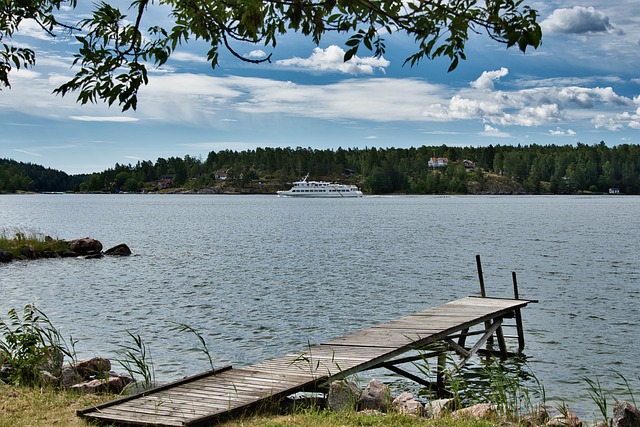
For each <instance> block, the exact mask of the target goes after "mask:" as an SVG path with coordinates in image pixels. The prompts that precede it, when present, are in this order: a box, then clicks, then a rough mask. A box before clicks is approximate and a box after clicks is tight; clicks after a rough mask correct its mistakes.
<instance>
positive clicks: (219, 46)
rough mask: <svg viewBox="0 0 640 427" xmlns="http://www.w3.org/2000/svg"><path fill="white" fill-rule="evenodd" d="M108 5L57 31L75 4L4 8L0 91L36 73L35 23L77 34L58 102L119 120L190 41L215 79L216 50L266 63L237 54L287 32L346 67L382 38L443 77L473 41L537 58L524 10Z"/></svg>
mask: <svg viewBox="0 0 640 427" xmlns="http://www.w3.org/2000/svg"><path fill="white" fill-rule="evenodd" d="M112 3H117V2H115V1H112V2H106V1H100V2H97V3H95V4H94V6H93V10H92V15H91V16H90V17H88V18H86V19H83V20H82V21H80V22H78V23H62V22H60V21H59V20H58V18H57V17H56V16H57V15H58V14H59V11H60V9H61V8H62V7H69V8H75V7H76V6H77V5H76V0H66V1H65V0H36V1H14V0H2V3H0V4H1V5H2V6H0V7H1V8H2V10H0V16H1V18H0V42H1V43H2V48H3V49H2V50H0V87H1V86H2V85H4V86H9V77H8V75H9V72H10V71H11V69H12V68H13V67H15V68H17V69H18V68H21V67H30V66H33V65H34V63H35V52H33V51H32V50H30V49H28V48H22V47H16V46H14V45H13V43H12V37H13V36H14V34H16V33H17V32H18V26H19V25H20V23H21V22H22V21H24V20H26V19H33V20H35V22H37V23H38V25H40V27H41V28H42V29H43V30H45V31H46V32H47V33H48V34H50V35H51V36H55V35H56V34H57V32H59V31H75V32H76V34H77V35H76V39H77V41H78V42H79V46H80V47H79V49H78V52H77V53H76V54H75V59H74V65H79V66H80V69H79V70H78V71H77V72H76V74H75V76H74V77H73V78H72V79H71V80H69V81H68V82H66V83H64V84H62V85H61V86H60V87H58V88H57V89H56V90H55V92H56V93H57V94H60V95H63V96H64V95H66V94H68V93H70V92H77V93H78V95H77V101H78V102H80V103H82V104H85V103H88V102H92V103H95V102H98V101H104V102H107V103H108V104H109V105H111V104H113V103H117V104H118V105H119V106H121V108H122V109H123V110H128V109H135V108H136V105H137V95H138V91H139V90H140V88H141V86H143V85H145V84H147V82H148V76H147V67H148V66H149V65H153V66H161V65H163V64H165V63H166V62H167V60H168V59H169V58H170V56H171V54H172V53H174V52H175V51H176V50H177V49H179V48H180V47H181V46H182V45H184V44H186V43H187V42H188V41H189V40H202V41H204V42H205V43H207V44H208V46H209V51H208V53H207V60H208V61H209V62H210V64H211V66H212V67H213V68H214V69H215V68H216V67H217V66H218V64H219V60H220V52H221V50H223V49H226V51H228V52H230V53H231V54H232V55H234V56H235V57H237V58H238V59H240V60H242V61H248V62H255V63H260V62H265V61H270V60H271V55H268V56H266V57H264V58H262V59H257V60H254V59H249V58H246V57H244V56H242V55H241V54H240V53H239V50H240V49H241V48H242V47H245V46H247V45H264V46H266V47H268V48H275V47H276V45H277V44H278V41H279V39H280V37H281V36H283V35H284V34H286V33H289V32H295V33H299V34H302V35H304V36H306V37H309V38H311V39H312V40H313V41H314V42H315V43H316V44H319V43H320V42H321V40H322V39H323V37H325V36H326V35H327V34H330V33H338V34H341V35H343V36H345V38H346V41H345V44H346V46H347V50H346V53H345V55H344V60H345V61H348V60H349V59H351V58H352V57H354V56H355V55H356V54H357V53H358V51H359V50H360V49H361V48H362V47H363V46H364V48H366V49H368V50H369V51H371V52H372V53H373V54H374V55H375V56H376V57H381V56H382V55H384V53H385V48H386V47H385V39H384V35H388V34H393V33H402V34H406V35H408V36H409V37H411V38H412V39H413V40H414V41H415V45H414V47H415V49H414V52H413V53H411V54H410V56H409V57H408V58H406V61H405V63H406V64H410V65H411V66H413V65H416V64H418V63H419V62H420V61H421V60H423V59H424V58H427V59H433V58H437V57H446V58H448V60H449V61H450V66H449V71H451V70H453V69H455V68H456V67H457V66H458V64H459V61H460V60H461V59H462V60H464V59H466V56H465V46H466V42H467V41H468V39H469V37H470V35H471V34H475V33H486V35H487V36H488V37H489V38H491V39H492V40H494V41H496V42H499V43H503V44H505V45H506V46H507V47H511V46H517V48H518V49H520V50H521V51H522V52H525V51H526V49H527V48H528V47H533V48H537V47H538V46H539V45H540V42H541V38H542V33H541V30H540V26H539V25H538V23H537V18H538V13H537V11H536V10H534V9H532V8H530V7H529V6H527V5H525V4H524V0H486V1H482V2H478V1H476V0H456V1H453V2H452V1H443V0H420V1H410V2H406V1H404V0H355V1H354V0H284V1H283V0H204V1H185V0H157V1H149V0H131V2H130V3H129V7H128V8H127V9H126V10H124V11H123V10H122V9H120V8H118V7H117V6H114V5H113V4H112ZM151 8H156V9H158V11H160V12H163V11H166V12H168V15H169V16H168V19H167V21H168V22H147V21H148V20H149V19H151V18H148V15H150V13H149V9H151ZM154 12H155V11H154ZM153 16H157V15H156V14H153Z"/></svg>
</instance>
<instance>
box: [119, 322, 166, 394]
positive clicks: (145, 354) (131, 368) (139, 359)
mask: <svg viewBox="0 0 640 427" xmlns="http://www.w3.org/2000/svg"><path fill="white" fill-rule="evenodd" d="M127 334H129V336H130V337H131V338H132V339H133V344H132V345H121V346H120V351H119V354H120V355H121V356H122V357H121V358H118V359H116V362H118V363H119V364H120V365H121V366H122V367H123V368H124V370H125V371H127V374H128V375H129V376H130V377H131V378H132V379H133V380H134V381H135V382H136V383H139V384H140V386H141V387H142V388H143V389H144V390H147V389H150V388H151V387H153V385H154V384H155V382H156V375H155V369H154V367H153V357H151V352H150V351H149V347H148V346H147V344H146V343H145V342H144V340H143V339H142V337H140V335H136V334H133V333H132V332H131V331H127Z"/></svg>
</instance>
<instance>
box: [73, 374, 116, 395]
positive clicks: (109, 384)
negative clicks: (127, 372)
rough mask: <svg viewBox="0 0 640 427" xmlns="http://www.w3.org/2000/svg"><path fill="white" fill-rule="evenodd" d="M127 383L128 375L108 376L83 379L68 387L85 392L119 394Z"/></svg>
mask: <svg viewBox="0 0 640 427" xmlns="http://www.w3.org/2000/svg"><path fill="white" fill-rule="evenodd" d="M127 384H128V377H120V376H109V377H108V378H101V379H95V380H91V381H85V382H83V383H80V384H74V385H72V386H71V387H70V388H71V389H72V390H78V391H83V392H85V393H103V392H110V393H116V394H120V393H121V392H122V390H124V388H125V387H126V385H127Z"/></svg>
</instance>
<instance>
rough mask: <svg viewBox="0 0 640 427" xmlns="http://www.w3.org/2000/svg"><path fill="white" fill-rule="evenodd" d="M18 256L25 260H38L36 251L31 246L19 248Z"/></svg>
mask: <svg viewBox="0 0 640 427" xmlns="http://www.w3.org/2000/svg"><path fill="white" fill-rule="evenodd" d="M20 255H21V256H23V257H24V258H26V259H36V258H38V251H36V249H35V248H34V247H33V246H31V245H27V246H23V247H22V248H20Z"/></svg>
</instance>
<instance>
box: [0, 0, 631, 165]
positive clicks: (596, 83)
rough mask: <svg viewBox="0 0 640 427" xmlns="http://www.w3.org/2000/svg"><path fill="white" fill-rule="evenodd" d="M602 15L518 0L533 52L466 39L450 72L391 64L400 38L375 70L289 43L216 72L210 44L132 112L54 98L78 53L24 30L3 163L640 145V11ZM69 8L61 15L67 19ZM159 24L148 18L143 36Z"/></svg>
mask: <svg viewBox="0 0 640 427" xmlns="http://www.w3.org/2000/svg"><path fill="white" fill-rule="evenodd" d="M79 3H81V2H79ZM598 3H599V4H598V5H597V6H594V5H593V4H591V3H585V2H583V1H573V0H563V1H556V0H550V1H544V2H543V1H538V2H536V1H527V0H525V4H528V5H530V6H531V7H533V8H534V9H537V10H538V12H539V14H540V17H539V22H540V23H541V26H542V30H543V39H542V45H541V46H540V47H539V48H538V49H536V50H533V49H528V50H527V52H526V53H524V54H523V53H522V52H520V51H519V50H518V49H516V48H510V49H507V48H506V46H505V45H503V44H499V43H496V42H494V41H492V40H490V39H489V38H488V37H487V36H486V35H484V34H477V35H473V36H472V37H471V38H470V40H469V42H468V44H467V47H466V51H465V53H466V56H467V60H466V61H461V63H460V65H459V66H458V68H456V69H455V70H454V71H452V72H447V69H448V67H449V62H448V61H447V60H445V59H436V60H433V61H430V60H427V59H425V60H423V61H422V62H420V64H419V65H417V66H414V67H410V66H408V65H405V66H403V63H404V60H405V59H406V58H407V57H408V56H409V55H411V54H412V53H413V52H414V49H415V46H414V42H413V40H411V39H409V38H407V37H406V36H403V35H400V34H394V35H391V36H385V41H386V53H385V55H384V57H382V58H374V57H373V56H371V53H370V52H368V51H367V50H366V49H364V47H363V48H361V49H360V51H359V52H358V56H357V57H356V58H354V59H352V60H351V61H349V62H348V63H344V62H343V61H342V57H343V55H344V50H345V49H346V46H345V44H344V42H345V41H346V39H347V37H346V36H342V37H340V36H335V35H332V36H330V37H327V38H326V39H325V40H323V42H322V43H321V44H320V45H319V46H316V45H315V44H313V42H312V41H311V40H309V39H307V38H305V37H303V36H301V35H297V34H289V35H286V36H285V37H283V38H282V39H281V40H280V41H279V42H278V45H277V47H276V48H275V49H271V48H266V47H264V46H249V45H247V46H236V48H237V49H238V51H239V52H240V53H241V54H242V55H244V56H246V57H247V58H253V57H257V56H259V55H264V54H272V62H271V63H263V64H250V63H246V62H244V61H240V60H238V59H236V58H233V57H231V55H228V54H224V55H222V56H221V60H220V66H219V67H218V68H216V69H215V70H212V69H211V66H210V64H208V63H207V62H206V51H207V49H206V47H205V46H203V45H202V44H199V43H197V42H195V43H189V44H188V45H186V46H183V48H182V49H180V50H179V51H177V52H176V53H174V55H173V56H172V58H171V59H170V61H169V62H168V63H167V64H165V66H163V67H161V68H153V67H151V68H150V72H149V75H150V78H149V84H148V85H147V86H145V87H143V88H142V89H141V91H140V93H139V96H138V98H139V99H138V108H137V110H136V111H127V112H125V113H123V112H121V111H120V108H118V107H117V106H116V105H115V104H114V105H113V106H112V107H108V106H106V105H104V104H95V105H92V104H89V105H81V104H79V103H76V102H75V98H76V96H75V94H71V95H67V96H66V97H64V98H63V97H60V96H56V95H53V94H52V91H53V89H55V88H56V87H58V86H59V85H60V84H62V83H63V82H65V81H66V80H68V79H70V78H71V76H72V75H73V74H74V72H75V71H74V70H75V68H71V63H72V61H73V53H74V49H77V48H78V44H77V43H75V39H73V38H69V37H57V38H56V39H51V38H50V37H48V36H46V35H45V34H43V33H42V32H41V31H40V30H38V28H36V27H35V26H34V25H33V24H31V23H29V22H25V23H23V25H21V27H20V31H19V32H18V34H16V35H15V36H14V39H13V43H15V44H17V45H20V46H24V47H30V48H32V49H34V50H35V51H36V55H37V57H36V61H37V62H36V66H35V67H33V68H31V69H28V70H24V69H23V70H20V71H18V72H12V73H11V74H10V80H11V85H12V87H11V89H7V88H3V89H2V91H0V158H10V159H14V160H17V161H21V162H29V163H35V164H39V165H43V166H45V167H50V168H53V169H57V170H62V171H65V172H67V173H69V174H80V173H92V172H100V171H103V170H106V169H109V168H113V167H114V166H115V164H116V163H118V164H132V165H135V164H136V163H137V162H138V161H146V160H151V161H153V162H155V161H156V160H157V159H158V158H160V157H162V158H168V157H184V156H185V155H189V156H191V157H196V158H198V157H201V158H202V159H206V157H207V155H208V153H209V152H211V151H216V152H217V151H220V150H227V149H228V150H236V151H242V150H248V149H255V148H257V147H292V148H296V147H303V148H309V147H310V148H314V149H334V150H335V149H337V148H338V147H342V148H344V149H348V148H366V147H377V148H388V147H403V148H406V147H420V146H422V145H426V146H440V145H448V146H488V145H489V144H493V145H494V146H495V145H518V144H520V145H531V144H540V145H550V144H555V145H575V144H577V143H578V142H580V143H583V144H587V145H593V144H597V143H599V142H600V141H604V142H605V143H606V144H607V145H608V146H615V145H619V144H639V143H640V8H638V7H637V0H618V1H615V2H598ZM87 4H88V3H85V6H84V7H87ZM81 7H83V6H82V5H81V6H80V9H76V10H74V11H68V12H65V13H66V14H67V18H68V20H69V21H70V22H75V21H77V20H78V19H80V18H81V17H82V13H83V11H86V9H84V10H83V9H81ZM152 7H153V6H152ZM162 13H164V11H163V10H151V11H150V12H149V14H148V15H146V16H145V19H147V23H148V25H147V26H150V25H152V24H151V23H150V20H151V19H155V18H158V17H160V18H162ZM143 26H144V22H143ZM434 154H435V155H438V154H439V153H434Z"/></svg>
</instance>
